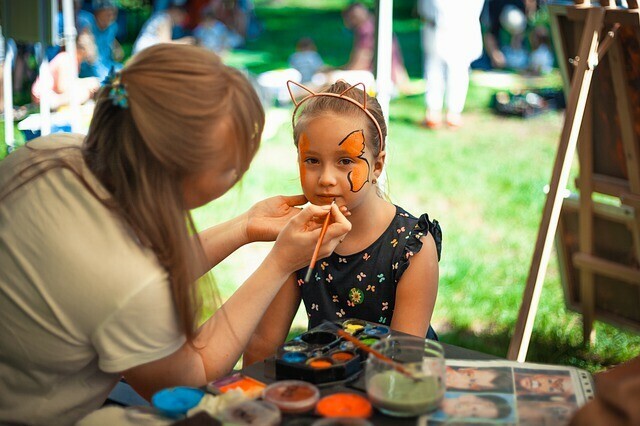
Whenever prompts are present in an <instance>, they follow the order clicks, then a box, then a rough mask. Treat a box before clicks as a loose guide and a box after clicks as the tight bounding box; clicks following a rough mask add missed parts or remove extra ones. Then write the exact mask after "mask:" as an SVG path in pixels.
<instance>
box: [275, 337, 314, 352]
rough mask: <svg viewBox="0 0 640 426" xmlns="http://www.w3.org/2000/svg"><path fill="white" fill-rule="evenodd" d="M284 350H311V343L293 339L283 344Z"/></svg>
mask: <svg viewBox="0 0 640 426" xmlns="http://www.w3.org/2000/svg"><path fill="white" fill-rule="evenodd" d="M282 350H283V351H285V352H305V351H307V350H309V345H307V344H306V343H305V342H302V341H299V340H293V341H291V342H287V343H285V344H284V345H282Z"/></svg>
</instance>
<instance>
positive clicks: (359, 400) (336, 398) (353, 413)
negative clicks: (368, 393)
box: [316, 392, 372, 419]
mask: <svg viewBox="0 0 640 426" xmlns="http://www.w3.org/2000/svg"><path fill="white" fill-rule="evenodd" d="M316 411H317V413H318V414H320V415H321V416H323V417H357V418H362V419H364V418H367V417H370V416H371V413H372V408H371V403H370V402H369V400H368V399H367V398H365V397H364V396H361V395H358V394H355V393H349V392H340V393H334V394H332V395H329V396H325V397H324V398H322V399H321V400H320V401H319V402H318V405H317V406H316Z"/></svg>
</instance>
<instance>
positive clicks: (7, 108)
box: [2, 38, 17, 152]
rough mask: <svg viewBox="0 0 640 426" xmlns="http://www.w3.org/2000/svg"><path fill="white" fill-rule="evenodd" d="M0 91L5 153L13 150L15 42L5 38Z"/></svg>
mask: <svg viewBox="0 0 640 426" xmlns="http://www.w3.org/2000/svg"><path fill="white" fill-rule="evenodd" d="M5 49H6V50H5V55H4V68H3V70H2V73H3V82H2V90H4V142H5V144H6V145H7V151H8V152H11V151H13V150H14V149H15V135H14V133H13V73H12V71H13V61H14V58H15V56H16V51H17V48H16V44H15V42H14V41H13V40H12V39H10V38H7V39H6V44H5Z"/></svg>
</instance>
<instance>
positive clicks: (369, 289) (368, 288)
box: [367, 284, 376, 293]
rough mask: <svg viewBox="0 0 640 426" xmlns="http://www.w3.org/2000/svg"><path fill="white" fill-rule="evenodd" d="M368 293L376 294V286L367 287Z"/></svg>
mask: <svg viewBox="0 0 640 426" xmlns="http://www.w3.org/2000/svg"><path fill="white" fill-rule="evenodd" d="M367 291H370V292H372V293H375V292H376V286H375V285H371V284H369V285H367Z"/></svg>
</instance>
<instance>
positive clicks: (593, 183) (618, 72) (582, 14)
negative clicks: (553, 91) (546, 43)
mask: <svg viewBox="0 0 640 426" xmlns="http://www.w3.org/2000/svg"><path fill="white" fill-rule="evenodd" d="M575 3H576V4H575V5H562V6H561V5H549V8H550V9H551V8H554V7H555V8H561V9H563V12H566V15H567V17H569V18H573V19H574V20H576V21H581V22H584V26H583V28H582V34H581V37H580V40H579V42H578V49H577V55H576V56H575V57H573V58H571V59H569V60H568V61H567V62H564V61H565V60H566V59H567V55H566V52H565V50H564V49H563V46H562V42H561V40H562V38H561V34H560V30H559V26H558V20H557V16H554V14H553V13H552V14H551V15H552V18H553V20H552V34H553V38H554V40H555V44H556V51H557V53H558V55H557V56H558V58H559V61H560V68H561V71H562V74H563V78H564V79H565V88H567V87H570V89H569V91H568V93H566V94H567V97H568V102H567V108H566V112H565V123H564V126H563V129H562V133H561V137H560V142H559V145H558V151H557V156H556V160H555V163H554V167H553V172H552V175H551V181H550V184H549V193H548V195H547V199H546V202H545V206H544V210H543V215H542V220H541V223H540V228H539V230H538V236H537V240H536V245H535V249H534V253H533V259H532V262H531V267H530V270H529V276H528V279H527V283H526V286H525V290H524V295H523V301H522V305H521V307H520V311H519V314H518V320H517V322H516V327H515V331H514V334H513V336H512V339H511V343H510V345H509V351H508V354H507V357H508V358H509V359H511V360H513V359H517V360H518V361H520V362H523V361H525V359H526V355H527V349H528V346H529V341H530V338H531V333H532V330H533V323H534V320H535V315H536V311H537V308H538V303H539V301H540V295H541V292H542V285H543V282H544V276H545V272H546V269H547V266H548V263H549V258H550V256H551V252H552V248H553V246H552V244H553V241H554V238H555V235H556V231H557V227H558V221H559V218H560V212H561V208H562V202H563V195H562V194H563V192H564V189H565V188H566V186H567V182H568V179H569V174H570V169H571V162H572V159H573V155H574V153H575V152H576V147H578V155H579V158H580V171H581V173H580V177H579V179H578V181H577V184H578V187H579V188H580V192H581V194H582V196H581V197H580V207H579V213H580V214H579V229H580V252H579V253H577V254H576V255H575V256H574V257H573V259H572V260H573V263H574V265H577V264H579V266H580V300H581V311H582V313H583V317H584V327H583V334H584V338H585V341H588V340H589V339H590V337H591V336H592V324H593V320H594V318H595V286H594V272H603V271H604V272H605V273H613V274H616V275H617V276H620V274H622V276H623V277H624V278H625V279H627V280H631V281H632V282H634V283H635V282H637V283H638V284H639V285H640V271H636V270H634V269H633V268H628V267H626V268H625V267H622V266H620V265H611V264H608V263H606V262H603V261H601V259H598V258H596V257H595V256H594V255H593V247H594V243H593V212H594V204H593V199H592V193H594V192H601V193H605V194H610V195H614V196H617V197H619V198H620V199H621V200H622V202H623V203H625V204H628V205H629V206H632V207H634V208H635V209H638V210H640V172H639V167H640V163H639V162H638V161H639V159H640V153H639V152H638V151H639V149H638V141H637V140H636V139H637V136H636V134H635V133H634V130H633V120H632V116H631V113H630V101H629V95H628V93H629V89H628V87H627V79H626V73H625V69H624V55H623V51H622V48H621V45H620V44H619V43H618V42H617V33H618V31H619V29H620V28H622V27H624V28H633V29H634V32H635V34H636V37H637V38H638V40H640V30H638V29H639V28H640V12H639V11H638V3H637V1H636V0H633V1H629V2H628V4H629V9H617V8H616V7H615V2H611V3H610V2H609V1H608V0H607V1H605V0H601V6H592V5H591V4H590V3H589V1H588V0H585V1H576V2H575ZM607 53H608V55H607V56H606V57H605V54H607ZM604 60H606V61H609V66H610V68H611V78H612V80H613V89H614V90H613V92H614V93H613V94H614V95H615V105H616V109H617V112H618V114H619V121H620V130H621V132H622V142H623V146H624V158H625V160H626V161H625V165H626V172H627V175H628V179H612V178H610V177H608V176H597V175H594V174H593V173H592V171H593V169H594V157H593V147H594V146H593V137H592V134H591V132H592V120H591V116H590V114H591V108H592V103H593V102H596V100H594V99H590V92H591V89H592V78H593V75H594V71H595V69H596V67H597V66H598V64H600V63H602V62H603V61H604ZM570 63H571V64H573V65H574V66H575V69H573V70H572V69H571V67H570ZM569 81H570V84H569ZM585 113H586V114H587V116H588V117H589V119H588V120H585V121H584V122H583V118H584V117H585ZM578 141H580V143H579V144H578ZM634 217H635V220H634V226H633V229H632V232H633V234H634V239H635V241H636V244H635V256H636V259H637V260H638V261H640V215H638V214H636V215H635V216H634ZM612 271H613V272H612Z"/></svg>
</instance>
